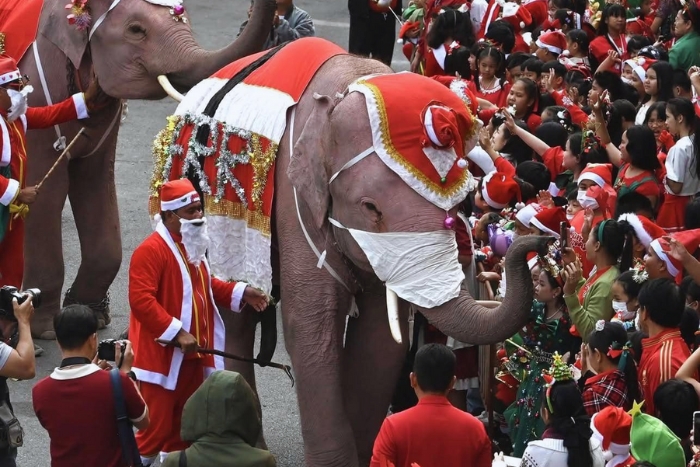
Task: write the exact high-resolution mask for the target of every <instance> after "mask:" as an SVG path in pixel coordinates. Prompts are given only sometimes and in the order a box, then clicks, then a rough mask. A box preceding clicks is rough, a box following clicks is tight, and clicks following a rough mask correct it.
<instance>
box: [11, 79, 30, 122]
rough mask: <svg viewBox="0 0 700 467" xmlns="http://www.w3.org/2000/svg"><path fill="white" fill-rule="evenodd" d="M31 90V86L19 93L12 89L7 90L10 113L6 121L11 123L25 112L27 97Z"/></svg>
mask: <svg viewBox="0 0 700 467" xmlns="http://www.w3.org/2000/svg"><path fill="white" fill-rule="evenodd" d="M33 90H34V88H33V87H31V86H25V87H24V88H22V90H21V91H16V90H14V89H8V90H7V95H8V96H9V97H10V101H11V102H12V105H11V106H10V111H9V112H8V114H7V119H8V120H9V121H11V122H13V121H15V120H17V119H18V118H19V117H21V116H22V115H24V114H25V113H26V112H27V95H29V93H30V92H32V91H33Z"/></svg>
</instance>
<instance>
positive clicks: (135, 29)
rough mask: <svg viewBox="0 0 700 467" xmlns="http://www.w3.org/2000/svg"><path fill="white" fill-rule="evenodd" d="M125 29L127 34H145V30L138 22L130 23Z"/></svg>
mask: <svg viewBox="0 0 700 467" xmlns="http://www.w3.org/2000/svg"><path fill="white" fill-rule="evenodd" d="M127 31H129V34H131V35H134V36H145V35H146V30H145V29H144V28H143V27H141V25H139V24H131V25H129V27H128V28H127Z"/></svg>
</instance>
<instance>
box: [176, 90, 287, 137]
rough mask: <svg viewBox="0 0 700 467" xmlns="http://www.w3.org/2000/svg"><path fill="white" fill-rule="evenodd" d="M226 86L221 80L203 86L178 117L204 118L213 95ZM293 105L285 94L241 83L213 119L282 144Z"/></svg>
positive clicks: (189, 97) (190, 96) (182, 104)
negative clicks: (193, 115) (195, 116)
mask: <svg viewBox="0 0 700 467" xmlns="http://www.w3.org/2000/svg"><path fill="white" fill-rule="evenodd" d="M227 82H228V80H227V79H221V78H208V79H205V80H204V81H202V82H200V83H199V84H197V85H196V86H195V87H194V88H192V89H191V90H190V92H188V93H187V95H186V96H185V98H184V99H183V101H182V102H180V105H178V107H177V110H176V111H175V115H185V114H186V113H193V114H202V113H203V112H204V109H205V108H206V106H207V104H208V103H209V101H210V100H211V98H212V97H214V94H216V93H217V92H218V91H219V90H220V89H221V88H222V87H223V86H224V85H225V84H226V83H227ZM294 104H296V102H294V100H293V99H292V97H291V96H290V95H289V94H287V93H285V92H282V91H278V90H277V89H272V88H267V87H263V86H255V85H251V84H246V83H239V84H238V85H237V86H236V87H234V88H233V89H232V90H231V92H229V93H228V94H226V96H225V97H224V98H223V100H222V101H221V105H219V108H218V109H217V111H216V113H215V114H214V119H215V120H218V121H219V122H221V123H225V124H227V125H231V126H233V127H236V128H244V129H246V130H248V131H252V132H253V133H257V134H259V135H261V136H264V137H265V138H267V139H269V140H270V141H273V142H275V143H279V142H280V140H281V139H282V136H283V135H284V132H285V130H286V128H287V110H289V108H290V107H292V106H293V105H294ZM249 109H255V110H249Z"/></svg>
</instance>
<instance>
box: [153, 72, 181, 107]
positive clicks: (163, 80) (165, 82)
mask: <svg viewBox="0 0 700 467" xmlns="http://www.w3.org/2000/svg"><path fill="white" fill-rule="evenodd" d="M158 84H160V85H161V87H162V88H163V91H165V93H166V94H167V95H169V96H170V97H172V98H173V99H175V100H176V101H178V102H182V100H183V99H184V98H185V96H183V95H182V94H180V93H179V92H178V91H177V89H175V88H174V87H173V85H172V84H171V83H170V80H169V79H168V77H167V76H165V75H159V76H158Z"/></svg>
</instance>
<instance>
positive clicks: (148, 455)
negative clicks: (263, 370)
mask: <svg viewBox="0 0 700 467" xmlns="http://www.w3.org/2000/svg"><path fill="white" fill-rule="evenodd" d="M160 211H161V213H160V214H159V215H157V216H156V217H157V221H158V224H157V226H156V231H155V232H154V233H153V234H151V235H150V236H149V237H148V238H146V240H144V242H143V243H142V244H141V245H140V246H139V247H138V248H136V250H135V251H134V255H133V256H132V258H131V264H130V266H129V303H130V305H131V320H130V324H129V336H130V338H131V340H132V342H133V345H134V353H135V354H136V358H135V360H134V365H133V370H134V373H135V374H136V377H137V378H138V380H139V381H140V382H141V393H142V395H143V398H144V400H145V401H146V403H147V404H148V406H149V410H150V411H151V413H152V414H153V418H152V420H153V422H152V423H151V425H150V426H149V427H148V428H147V429H145V430H141V431H139V432H138V434H137V436H136V441H137V444H138V448H139V452H140V453H141V456H142V459H143V463H144V465H146V466H148V465H151V464H152V463H153V462H154V460H155V458H156V456H157V455H158V454H159V453H160V455H161V460H162V459H163V458H164V457H165V454H167V453H168V452H172V451H177V450H182V449H185V448H186V447H187V444H186V443H183V441H182V440H181V439H180V419H181V415H182V409H183V407H184V405H185V402H186V401H187V399H188V398H189V397H190V396H191V395H192V394H193V393H194V391H195V390H196V389H197V388H198V387H199V385H200V384H201V383H202V382H203V381H204V378H205V377H206V376H208V375H209V374H210V373H211V372H213V371H214V370H222V369H223V361H222V359H221V358H219V357H216V358H215V357H213V356H211V355H205V354H199V353H197V347H198V346H200V347H205V348H215V349H219V350H223V349H224V336H225V330H224V323H223V321H222V319H221V315H220V314H219V311H218V308H217V306H220V307H223V308H226V309H229V308H230V309H231V310H233V311H234V312H241V310H242V308H243V307H244V306H245V305H248V306H249V307H250V308H252V309H253V310H255V311H257V312H261V311H263V310H265V308H266V307H267V305H268V299H267V297H266V295H265V294H264V293H263V292H262V291H260V290H258V289H255V288H253V287H250V286H249V285H247V284H246V283H244V282H238V283H235V282H224V281H222V280H219V279H217V278H215V277H212V276H211V274H210V269H209V265H208V263H207V259H206V253H207V249H208V247H209V236H208V234H207V223H206V218H205V217H204V216H203V212H202V203H201V201H200V198H199V194H197V192H196V191H195V189H194V186H193V185H192V183H191V182H190V181H189V180H187V179H180V180H173V181H169V182H167V183H165V184H164V185H163V186H162V188H161V192H160ZM154 338H159V339H163V340H167V341H174V342H177V344H178V345H179V347H180V348H179V349H176V348H174V347H171V346H167V347H166V346H162V345H160V344H158V343H156V342H155V341H154Z"/></svg>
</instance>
